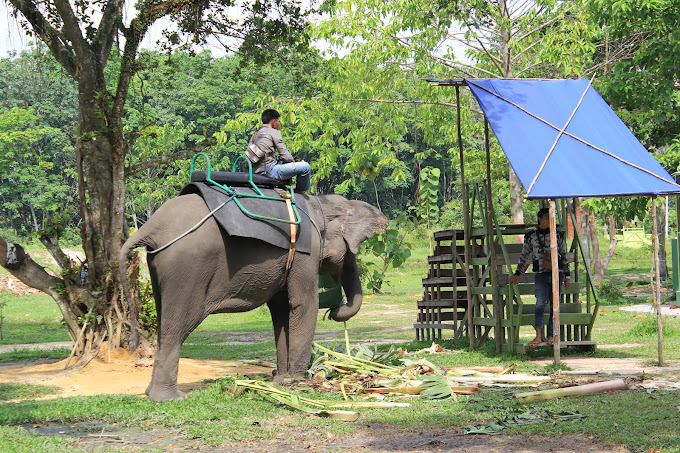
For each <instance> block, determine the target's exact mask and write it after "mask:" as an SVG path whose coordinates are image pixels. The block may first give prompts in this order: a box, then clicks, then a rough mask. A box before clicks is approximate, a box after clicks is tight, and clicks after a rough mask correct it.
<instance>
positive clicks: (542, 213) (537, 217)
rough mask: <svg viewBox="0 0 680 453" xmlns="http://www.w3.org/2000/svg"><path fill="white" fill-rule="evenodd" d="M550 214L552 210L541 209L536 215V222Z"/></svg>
mask: <svg viewBox="0 0 680 453" xmlns="http://www.w3.org/2000/svg"><path fill="white" fill-rule="evenodd" d="M549 212H550V209H548V208H541V209H539V210H538V212H537V213H536V220H538V219H540V218H541V217H543V216H544V215H546V214H548V213H549Z"/></svg>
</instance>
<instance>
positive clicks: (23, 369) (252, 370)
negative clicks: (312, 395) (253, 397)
mask: <svg viewBox="0 0 680 453" xmlns="http://www.w3.org/2000/svg"><path fill="white" fill-rule="evenodd" d="M65 364H66V361H65V360H62V361H59V362H50V363H41V364H32V365H17V364H16V363H14V364H6V365H1V366H0V382H11V383H25V384H35V385H49V386H54V387H58V388H59V389H60V391H59V392H58V393H56V394H52V395H46V396H44V397H42V398H41V399H50V398H60V397H69V396H88V395H100V394H126V395H144V391H145V390H146V387H147V386H148V385H149V382H151V372H152V368H153V367H152V365H153V360H151V359H140V358H139V357H134V356H131V355H130V353H129V352H127V351H126V350H124V349H119V350H117V351H111V353H110V354H109V352H108V350H105V349H104V351H103V352H102V353H100V354H99V356H98V357H96V358H94V359H93V360H92V362H90V363H89V364H88V365H87V366H86V367H85V368H83V369H82V370H80V371H78V372H75V373H73V372H70V371H64V366H65ZM271 372H272V368H270V367H266V366H255V365H249V364H245V363H243V362H240V361H235V360H231V361H228V360H193V359H180V361H179V375H178V376H177V382H178V384H179V388H180V390H181V391H183V392H185V393H187V392H190V391H192V390H198V389H201V388H205V387H206V386H207V385H208V384H206V383H205V380H206V379H218V378H221V377H224V376H226V375H236V374H240V375H244V374H258V373H269V374H271Z"/></svg>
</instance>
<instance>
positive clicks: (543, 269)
mask: <svg viewBox="0 0 680 453" xmlns="http://www.w3.org/2000/svg"><path fill="white" fill-rule="evenodd" d="M537 217H538V228H536V229H535V230H532V231H530V232H529V233H527V234H526V235H525V236H524V245H523V246H522V254H521V255H520V257H519V260H518V262H517V268H516V270H515V273H514V274H513V275H511V276H510V278H509V279H508V280H509V282H510V284H513V285H514V284H516V283H517V281H518V280H519V276H520V275H522V274H523V273H524V272H525V271H526V270H527V268H528V267H529V263H530V262H531V263H533V271H534V272H535V280H534V282H535V289H534V294H535V296H536V309H535V312H534V328H535V329H536V337H535V338H534V339H533V340H531V341H530V342H529V344H528V346H529V347H536V346H538V344H539V343H541V341H543V326H544V324H545V322H544V319H543V317H544V315H545V306H546V304H547V305H548V306H549V311H548V313H549V321H548V332H547V342H548V344H549V345H552V344H553V316H552V315H553V309H552V307H553V304H552V261H551V256H550V212H549V209H548V208H542V209H540V210H539V211H538V214H537ZM557 253H558V255H559V256H558V259H557V263H558V269H559V274H558V275H559V288H560V289H559V293H560V294H562V282H563V281H564V286H565V288H566V289H569V285H570V283H571V278H570V274H569V263H568V262H567V243H566V240H565V238H564V235H563V234H562V233H561V232H559V231H558V232H557Z"/></svg>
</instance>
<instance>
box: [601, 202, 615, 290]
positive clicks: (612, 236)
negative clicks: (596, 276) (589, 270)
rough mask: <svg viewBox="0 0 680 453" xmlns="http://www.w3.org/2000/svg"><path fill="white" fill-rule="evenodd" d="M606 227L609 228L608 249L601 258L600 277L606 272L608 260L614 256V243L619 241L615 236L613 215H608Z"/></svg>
mask: <svg viewBox="0 0 680 453" xmlns="http://www.w3.org/2000/svg"><path fill="white" fill-rule="evenodd" d="M607 227H608V229H609V249H607V253H606V254H605V256H604V258H603V259H602V264H601V272H602V276H601V277H600V279H601V278H602V277H604V274H605V272H607V268H608V267H609V262H610V261H611V260H612V256H614V252H615V251H616V244H618V242H619V240H618V239H617V238H616V220H614V216H612V215H610V216H609V217H608V218H607ZM598 281H599V280H598Z"/></svg>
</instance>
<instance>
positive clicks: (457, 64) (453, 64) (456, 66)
mask: <svg viewBox="0 0 680 453" xmlns="http://www.w3.org/2000/svg"><path fill="white" fill-rule="evenodd" d="M430 59H431V60H435V61H437V62H439V63H440V64H443V65H444V66H447V67H449V68H452V69H457V70H458V71H462V72H464V73H466V74H467V75H468V76H469V77H477V75H476V74H473V73H472V72H469V71H466V70H465V69H462V68H468V69H472V70H473V71H478V72H482V73H484V74H487V75H489V76H491V77H493V78H497V77H498V74H496V73H494V72H491V71H487V70H486V69H483V68H480V67H477V66H473V65H470V64H466V63H461V62H459V61H448V60H445V59H443V58H441V57H437V56H435V55H430Z"/></svg>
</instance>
